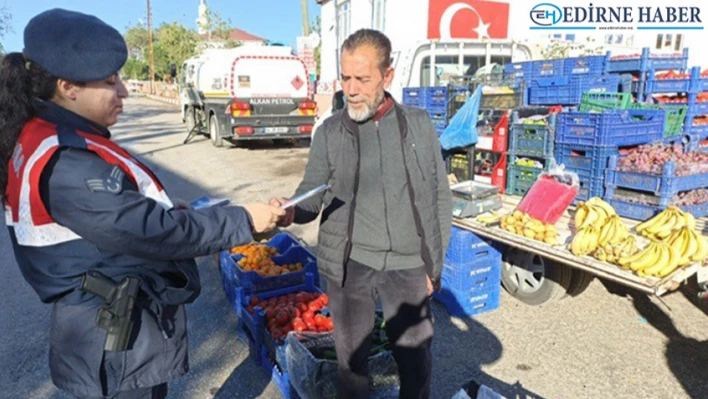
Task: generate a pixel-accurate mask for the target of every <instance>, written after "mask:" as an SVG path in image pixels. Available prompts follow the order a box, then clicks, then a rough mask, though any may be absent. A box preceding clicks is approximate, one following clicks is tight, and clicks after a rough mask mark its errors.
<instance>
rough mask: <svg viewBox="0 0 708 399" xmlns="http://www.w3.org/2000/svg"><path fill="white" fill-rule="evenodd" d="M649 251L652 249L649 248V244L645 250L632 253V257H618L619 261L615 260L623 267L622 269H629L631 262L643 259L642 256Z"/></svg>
mask: <svg viewBox="0 0 708 399" xmlns="http://www.w3.org/2000/svg"><path fill="white" fill-rule="evenodd" d="M652 244H653V243H652ZM651 249H652V248H651V244H650V245H648V246H647V247H646V248H644V249H643V250H641V251H637V252H636V253H634V254H633V255H627V256H620V257H619V259H617V263H618V264H619V265H620V266H622V267H624V268H626V269H629V265H630V264H631V263H632V262H636V261H637V260H638V259H640V258H642V257H643V256H644V255H646V253H647V252H649V250H651Z"/></svg>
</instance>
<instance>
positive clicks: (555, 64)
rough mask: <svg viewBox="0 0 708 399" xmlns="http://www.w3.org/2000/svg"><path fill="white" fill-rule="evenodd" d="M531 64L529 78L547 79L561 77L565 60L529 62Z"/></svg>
mask: <svg viewBox="0 0 708 399" xmlns="http://www.w3.org/2000/svg"><path fill="white" fill-rule="evenodd" d="M531 62H532V63H533V66H532V68H533V69H532V71H531V77H532V78H549V77H554V76H563V72H564V71H563V65H564V62H565V60H564V59H562V58H560V59H555V60H538V61H531Z"/></svg>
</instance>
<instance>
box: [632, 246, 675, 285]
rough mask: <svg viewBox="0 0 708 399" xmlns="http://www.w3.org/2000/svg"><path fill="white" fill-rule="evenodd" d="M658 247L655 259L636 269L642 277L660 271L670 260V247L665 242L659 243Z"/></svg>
mask: <svg viewBox="0 0 708 399" xmlns="http://www.w3.org/2000/svg"><path fill="white" fill-rule="evenodd" d="M656 247H657V255H656V257H655V259H654V261H653V262H652V263H650V264H648V265H646V266H645V267H643V268H640V269H638V270H636V272H637V274H638V275H640V276H642V277H644V276H653V275H654V273H658V272H659V270H661V269H662V268H663V267H664V266H666V265H667V263H668V262H669V258H670V257H671V253H670V252H669V248H668V247H667V246H666V245H665V244H663V243H657V244H656Z"/></svg>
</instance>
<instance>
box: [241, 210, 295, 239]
mask: <svg viewBox="0 0 708 399" xmlns="http://www.w3.org/2000/svg"><path fill="white" fill-rule="evenodd" d="M243 207H244V208H246V211H247V212H248V214H249V215H251V219H252V220H253V231H254V232H255V233H263V232H266V231H270V230H273V229H274V228H275V225H276V223H277V222H278V220H280V218H281V217H283V216H285V210H284V209H280V208H279V207H277V206H272V205H268V204H264V203H261V202H254V203H251V204H246V205H244V206H243Z"/></svg>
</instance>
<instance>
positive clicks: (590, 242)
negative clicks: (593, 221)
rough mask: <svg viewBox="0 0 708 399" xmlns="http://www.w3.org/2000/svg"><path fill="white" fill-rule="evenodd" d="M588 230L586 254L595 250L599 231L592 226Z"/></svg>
mask: <svg viewBox="0 0 708 399" xmlns="http://www.w3.org/2000/svg"><path fill="white" fill-rule="evenodd" d="M589 229H590V230H588V238H587V243H586V245H587V246H586V253H590V252H592V251H594V250H595V249H596V248H597V244H598V241H599V240H600V231H599V230H598V229H596V228H594V227H593V226H590V227H589Z"/></svg>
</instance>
